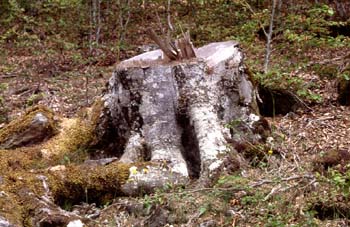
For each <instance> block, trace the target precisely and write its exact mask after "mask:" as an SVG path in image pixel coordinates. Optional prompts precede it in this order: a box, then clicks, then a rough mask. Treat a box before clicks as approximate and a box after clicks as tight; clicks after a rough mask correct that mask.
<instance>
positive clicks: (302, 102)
mask: <svg viewBox="0 0 350 227" xmlns="http://www.w3.org/2000/svg"><path fill="white" fill-rule="evenodd" d="M287 92H288V93H289V94H290V95H292V96H293V97H294V98H296V99H297V100H298V101H299V102H300V103H301V104H303V106H305V107H306V108H307V109H308V110H310V111H313V109H312V108H311V107H309V106H308V105H307V104H306V103H305V102H304V101H303V100H301V99H300V98H299V97H298V96H297V95H296V94H294V93H293V92H291V91H287Z"/></svg>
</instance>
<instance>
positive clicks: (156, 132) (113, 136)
mask: <svg viewBox="0 0 350 227" xmlns="http://www.w3.org/2000/svg"><path fill="white" fill-rule="evenodd" d="M196 56H197V58H195V59H189V60H182V61H172V62H166V61H164V60H162V52H161V51H160V50H155V51H151V52H148V53H145V54H142V55H138V56H136V57H133V58H131V59H128V60H126V61H123V62H121V63H120V64H119V65H118V66H117V69H116V70H115V72H114V73H113V76H112V77H111V78H110V80H109V84H108V89H107V92H106V94H105V95H104V97H103V101H104V106H105V108H104V110H103V113H102V115H101V118H100V122H99V124H98V125H99V126H98V129H99V130H97V138H98V139H97V140H98V141H103V142H100V144H98V146H99V147H100V148H101V150H103V151H104V152H105V153H104V154H107V155H110V156H118V157H120V160H121V161H122V162H127V163H132V162H138V161H151V163H155V164H154V165H152V166H151V167H150V168H148V170H147V171H146V172H142V171H141V172H137V173H135V174H130V177H131V178H133V179H132V181H130V185H129V186H128V185H127V184H126V186H125V188H126V189H125V190H126V191H127V194H130V191H129V190H131V188H133V189H132V190H136V189H137V188H139V187H142V188H144V187H145V185H148V186H147V187H157V186H160V185H162V184H164V183H166V182H169V181H170V182H175V183H185V182H186V180H187V179H188V178H189V177H194V178H200V179H201V180H203V181H206V180H208V179H211V178H213V177H215V175H216V173H217V172H218V171H221V170H222V169H223V168H224V163H225V158H227V156H228V154H230V156H231V157H234V158H235V159H238V158H239V156H238V154H237V152H236V151H234V150H233V149H232V148H230V147H228V146H227V139H232V138H235V139H236V140H239V139H240V138H241V137H242V135H243V134H244V135H245V136H246V135H249V138H250V139H252V140H254V139H259V135H255V134H254V133H253V129H252V125H253V124H252V123H253V121H257V120H259V117H258V116H257V115H255V114H256V110H254V108H252V106H255V96H254V94H255V92H254V88H253V86H252V83H251V81H249V79H248V76H247V74H246V73H245V67H244V64H243V59H244V56H243V53H242V52H241V50H240V49H239V46H238V44H237V43H235V42H232V41H228V42H220V43H212V44H209V45H207V46H204V47H202V48H199V49H197V50H196ZM232 121H239V122H240V124H239V125H240V128H239V127H237V128H235V129H229V128H227V127H225V125H226V124H228V123H230V122H232ZM232 154H233V156H232ZM236 161H237V160H236Z"/></svg>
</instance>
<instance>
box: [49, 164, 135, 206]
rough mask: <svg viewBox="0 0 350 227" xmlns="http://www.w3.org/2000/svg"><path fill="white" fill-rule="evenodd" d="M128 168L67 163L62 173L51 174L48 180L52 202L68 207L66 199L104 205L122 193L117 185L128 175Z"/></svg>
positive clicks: (125, 165)
mask: <svg viewBox="0 0 350 227" xmlns="http://www.w3.org/2000/svg"><path fill="white" fill-rule="evenodd" d="M129 167H130V165H128V164H121V163H111V164H110V165H107V166H97V167H91V166H86V165H80V166H77V165H70V166H68V167H67V169H66V170H65V171H64V172H63V173H62V172H61V173H51V174H50V176H49V182H50V188H51V191H52V193H53V195H54V198H55V202H56V203H57V204H59V205H60V206H61V207H65V206H67V201H69V203H71V204H80V203H81V202H94V203H96V204H98V205H101V204H105V203H106V202H108V200H109V201H110V200H112V199H113V198H115V197H116V196H118V195H120V194H121V190H120V187H121V186H122V185H123V184H125V182H126V181H127V179H128V178H129ZM62 174H63V175H64V176H63V175H62Z"/></svg>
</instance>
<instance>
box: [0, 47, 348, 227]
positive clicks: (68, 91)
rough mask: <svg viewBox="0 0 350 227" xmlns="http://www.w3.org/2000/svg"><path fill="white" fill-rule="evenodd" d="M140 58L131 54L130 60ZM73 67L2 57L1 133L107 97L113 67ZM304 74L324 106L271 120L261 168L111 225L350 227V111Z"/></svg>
mask: <svg viewBox="0 0 350 227" xmlns="http://www.w3.org/2000/svg"><path fill="white" fill-rule="evenodd" d="M141 44H143V43H140V45H141ZM346 51H350V50H341V51H340V52H341V53H340V55H342V53H344V52H346ZM137 53H138V52H137V51H136V50H131V51H129V52H128V53H126V54H125V56H123V57H124V58H127V57H131V56H133V55H135V54H137ZM333 55H335V56H336V55H337V53H333ZM248 58H249V56H248ZM320 60H322V59H320ZM74 62H75V61H74V54H72V53H63V54H59V55H56V56H42V55H32V54H30V53H24V54H19V53H12V52H11V51H10V49H7V50H5V52H4V53H2V55H1V57H0V63H1V64H0V84H2V86H4V89H0V90H1V93H0V97H2V98H3V100H4V101H3V106H2V107H1V110H0V115H1V116H2V117H3V119H2V120H1V121H0V129H1V128H2V127H4V125H5V124H6V123H7V122H8V121H10V120H12V119H15V118H16V117H18V115H20V114H21V113H23V112H24V110H25V109H26V108H27V107H30V106H33V105H36V104H42V105H45V106H48V107H50V108H51V109H53V110H54V111H55V112H56V113H57V114H58V115H61V116H64V117H72V116H74V115H75V114H76V113H77V112H79V111H80V110H81V109H82V108H84V107H89V106H90V105H91V104H92V103H93V100H94V99H95V97H97V96H99V95H101V94H102V92H103V90H104V88H105V84H106V82H107V81H108V78H109V77H110V76H111V73H112V71H113V69H114V63H111V64H101V65H98V64H96V65H93V66H91V65H84V64H74ZM304 73H305V74H302V75H296V76H300V77H301V78H302V79H303V80H305V81H313V82H314V83H317V84H318V88H317V89H316V90H314V92H315V93H316V94H318V95H320V96H321V97H322V98H323V101H322V102H320V103H318V104H312V105H311V104H310V105H309V104H306V105H308V106H307V107H305V106H304V107H303V108H301V109H299V110H297V111H295V112H291V113H288V114H287V115H285V116H275V117H268V118H267V120H268V121H269V123H270V124H271V128H272V137H273V141H271V142H270V143H269V145H270V147H271V151H270V152H266V154H265V155H264V156H263V157H261V156H259V157H258V156H257V160H253V162H254V164H253V163H251V165H250V166H249V167H243V169H242V170H241V171H240V172H239V173H237V174H235V175H229V176H222V177H221V178H220V179H219V181H218V182H217V184H216V185H215V186H214V187H213V188H204V189H202V190H200V189H199V190H192V189H188V190H183V189H177V188H174V189H171V193H169V192H168V191H162V190H160V191H158V192H156V193H154V194H153V195H148V196H145V197H142V198H139V199H137V200H138V202H140V203H141V204H143V207H144V209H145V212H144V213H142V214H140V215H139V216H129V215H127V214H125V213H122V212H120V213H119V214H118V215H117V216H116V215H115V213H114V216H113V215H112V214H111V216H110V217H107V216H106V217H105V218H106V219H108V218H112V219H114V221H115V222H118V223H123V224H122V225H121V226H131V225H132V224H135V223H140V221H143V223H153V226H160V225H157V223H160V222H161V220H160V219H161V218H163V217H164V216H167V220H171V218H173V220H174V221H173V222H172V224H171V225H172V226H181V225H185V224H186V226H196V224H198V223H202V225H201V226H349V225H350V223H348V219H350V199H349V198H348V195H349V193H350V189H349V187H348V181H349V180H350V176H348V174H347V173H346V170H347V168H348V167H349V165H348V162H349V160H350V154H349V153H348V149H349V147H350V137H349V135H350V107H345V106H340V105H339V104H338V103H337V101H336V98H337V95H336V84H335V83H334V80H328V79H325V78H323V79H320V77H318V75H315V74H314V72H312V71H310V72H304ZM305 75H306V76H305ZM328 167H334V168H333V169H330V170H328ZM343 173H345V174H343ZM120 200H122V199H120ZM119 202H120V201H119ZM108 209H113V208H111V207H109V208H108ZM116 209H117V208H116ZM164 210H167V211H169V212H170V213H167V214H164V212H163V211H164ZM105 213H106V215H107V214H108V211H107V210H106V212H105ZM111 213H112V212H111ZM171 225H170V224H169V225H167V226H171ZM135 226H138V225H135ZM149 226H152V225H151V224H149Z"/></svg>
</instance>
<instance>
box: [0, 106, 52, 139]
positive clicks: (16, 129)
mask: <svg viewBox="0 0 350 227" xmlns="http://www.w3.org/2000/svg"><path fill="white" fill-rule="evenodd" d="M37 113H43V114H44V115H45V116H46V117H47V118H48V119H49V124H48V126H47V128H48V129H50V130H51V131H52V134H55V133H57V131H58V130H57V122H56V121H55V119H54V113H53V112H52V111H51V110H49V109H48V108H46V107H45V106H41V105H38V106H35V107H32V108H30V109H28V110H27V111H26V112H25V114H24V115H23V117H20V118H18V119H16V120H13V121H11V122H10V123H9V124H8V125H6V126H5V127H4V128H3V129H1V130H0V144H2V143H4V142H6V141H7V140H8V139H9V138H10V137H11V136H13V135H18V134H20V133H22V132H23V131H25V130H26V129H28V126H29V125H30V124H31V122H32V121H33V118H34V117H35V115H36V114H37Z"/></svg>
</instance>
